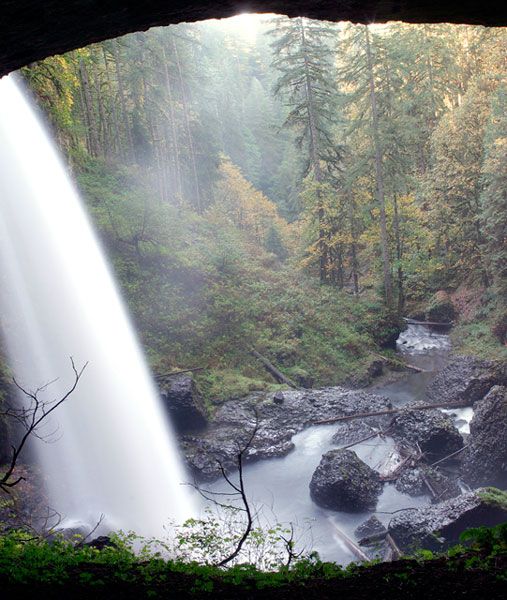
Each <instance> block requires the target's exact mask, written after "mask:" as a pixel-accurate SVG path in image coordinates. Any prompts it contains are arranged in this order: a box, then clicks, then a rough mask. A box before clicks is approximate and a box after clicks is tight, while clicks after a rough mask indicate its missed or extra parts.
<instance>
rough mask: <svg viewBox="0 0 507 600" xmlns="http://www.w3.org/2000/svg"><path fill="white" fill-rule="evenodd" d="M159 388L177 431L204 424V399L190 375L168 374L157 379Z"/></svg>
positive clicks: (203, 425) (194, 428)
mask: <svg viewBox="0 0 507 600" xmlns="http://www.w3.org/2000/svg"><path fill="white" fill-rule="evenodd" d="M159 389H160V395H161V397H162V401H163V403H164V406H165V407H166V409H167V412H168V414H169V417H170V419H171V422H172V423H173V424H174V426H175V428H176V430H177V431H178V432H185V431H192V430H198V429H202V428H203V427H205V426H206V422H207V421H206V409H205V406H204V401H203V399H202V397H201V395H200V393H199V391H198V389H197V386H196V385H195V382H194V380H193V378H192V377H190V376H188V375H176V376H174V377H173V376H168V377H167V378H165V379H164V380H162V381H159Z"/></svg>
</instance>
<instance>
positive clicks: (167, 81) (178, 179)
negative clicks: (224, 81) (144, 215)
mask: <svg viewBox="0 0 507 600" xmlns="http://www.w3.org/2000/svg"><path fill="white" fill-rule="evenodd" d="M162 59H163V61H164V79H165V87H166V91H167V103H168V105H169V115H170V119H169V120H170V124H169V125H170V130H171V145H172V150H173V156H172V162H173V165H174V174H175V178H176V196H177V204H178V205H181V204H182V201H183V190H182V187H181V168H180V149H179V144H178V134H177V131H176V116H175V113H174V99H173V93H172V86H171V78H170V76H169V69H168V67H167V55H166V51H165V47H164V46H162Z"/></svg>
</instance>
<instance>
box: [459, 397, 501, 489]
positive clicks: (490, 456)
mask: <svg viewBox="0 0 507 600" xmlns="http://www.w3.org/2000/svg"><path fill="white" fill-rule="evenodd" d="M463 478H464V480H465V481H466V482H467V483H468V484H470V485H471V486H473V487H476V486H480V485H496V486H499V487H501V488H506V487H507V387H504V386H495V387H493V388H492V389H491V390H490V391H489V393H488V394H487V395H486V397H485V398H483V399H482V400H480V401H479V402H477V404H476V407H475V413H474V417H473V419H472V421H471V423H470V436H469V438H468V448H467V449H466V450H465V451H464V461H463Z"/></svg>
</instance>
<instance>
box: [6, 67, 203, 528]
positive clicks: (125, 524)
mask: <svg viewBox="0 0 507 600" xmlns="http://www.w3.org/2000/svg"><path fill="white" fill-rule="evenodd" d="M0 203H1V209H0V210H1V214H0V288H1V289H0V308H1V311H2V312H1V315H0V319H1V322H0V324H1V326H2V330H3V334H4V338H5V341H6V345H7V350H8V353H9V357H10V362H11V366H12V368H13V371H14V373H15V375H16V377H17V379H18V380H19V381H20V382H22V383H23V384H24V387H25V388H26V387H28V388H30V389H35V388H37V387H39V386H40V385H41V384H43V383H47V382H49V381H52V380H54V379H55V378H58V380H57V381H56V382H55V383H53V384H52V385H51V386H50V387H49V388H48V389H47V390H46V392H45V396H44V397H45V398H46V399H48V400H49V399H52V398H57V397H60V396H61V395H63V393H64V392H65V391H66V390H67V389H68V388H69V387H70V386H71V384H72V381H73V373H72V369H71V364H70V358H69V357H71V356H72V357H73V359H74V361H75V362H76V365H77V366H82V365H83V364H84V363H85V362H88V363H89V364H88V367H87V368H86V370H85V371H84V374H83V376H82V379H81V380H80V381H79V384H78V387H77V389H76V391H75V392H74V394H73V395H72V396H71V398H70V399H69V400H68V401H67V402H66V403H64V404H63V405H61V406H60V407H59V408H58V410H57V411H55V413H54V415H55V417H54V419H53V421H52V423H50V424H48V425H47V427H46V428H45V429H44V430H43V431H42V432H41V433H42V434H43V435H46V436H49V438H50V439H51V440H52V443H41V442H37V443H36V444H35V445H36V450H37V454H38V457H39V459H40V462H41V466H42V470H43V472H44V474H45V476H46V478H47V482H48V496H49V500H50V503H51V506H52V507H53V508H55V509H57V510H59V511H61V512H62V513H63V514H65V515H66V516H67V517H68V518H69V519H70V518H72V519H78V520H80V521H84V522H87V523H94V522H95V521H96V520H97V517H98V516H99V515H100V514H101V513H103V514H105V515H106V519H107V520H108V521H109V524H110V525H111V526H113V527H115V528H122V529H133V530H135V531H137V532H138V533H141V534H143V535H160V533H161V532H162V527H163V525H164V523H165V522H166V521H167V519H168V518H171V519H173V520H175V521H180V520H182V519H184V518H186V517H188V516H190V514H189V513H192V512H193V508H192V502H191V501H190V499H189V497H188V496H187V492H186V488H185V487H183V486H182V485H181V483H182V482H183V481H184V480H185V474H184V471H183V468H182V466H181V464H180V460H179V457H178V452H177V449H176V446H175V441H174V437H173V434H172V431H171V429H170V426H169V424H168V423H167V422H166V417H165V416H164V413H163V410H162V407H161V405H160V401H159V398H158V395H157V393H156V390H155V388H154V386H153V384H152V382H151V379H150V375H149V373H148V370H147V367H146V365H145V362H144V359H143V356H142V354H141V351H140V348H139V345H138V343H137V341H136V337H135V334H134V332H133V330H132V326H131V324H130V322H129V319H128V317H127V314H126V311H125V308H124V306H123V304H122V301H121V299H120V296H119V294H118V291H117V289H116V287H115V284H114V281H113V278H112V276H111V273H110V272H109V269H108V266H107V264H106V261H105V259H104V256H103V254H102V251H101V249H100V246H99V244H98V242H97V239H96V238H95V235H94V233H93V231H92V228H91V226H90V223H89V222H88V219H87V217H86V215H85V213H84V211H83V208H82V207H81V203H80V199H79V196H78V194H77V192H76V190H75V189H74V187H73V185H72V183H71V182H70V180H69V178H68V176H67V174H66V170H65V166H64V164H63V163H62V162H61V161H60V159H59V157H58V155H57V153H56V151H55V149H54V147H53V144H52V142H51V141H50V139H49V137H48V135H47V134H46V132H45V131H44V128H43V127H42V125H41V123H40V122H39V121H38V119H37V117H36V115H35V113H34V112H33V110H32V109H31V107H30V105H29V103H28V102H27V100H26V99H25V98H24V96H23V94H22V93H21V91H20V89H19V88H18V85H17V83H16V82H15V80H14V79H13V78H12V76H9V77H6V78H3V79H1V80H0ZM55 428H57V432H56V434H55Z"/></svg>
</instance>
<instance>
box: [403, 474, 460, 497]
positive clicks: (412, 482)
mask: <svg viewBox="0 0 507 600" xmlns="http://www.w3.org/2000/svg"><path fill="white" fill-rule="evenodd" d="M394 485H395V488H396V489H397V490H398V491H399V492H401V493H403V494H408V495H409V496H424V495H428V494H431V493H432V492H431V490H433V492H434V494H435V498H434V501H443V500H448V499H450V498H456V496H459V495H460V494H461V490H460V487H459V485H458V483H457V481H456V478H452V477H448V476H447V475H445V474H444V473H442V472H441V471H439V470H437V469H432V468H431V467H428V466H425V465H421V466H418V467H415V468H411V469H406V470H405V471H403V473H402V474H401V475H400V477H398V479H397V480H396V483H395V484H394Z"/></svg>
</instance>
